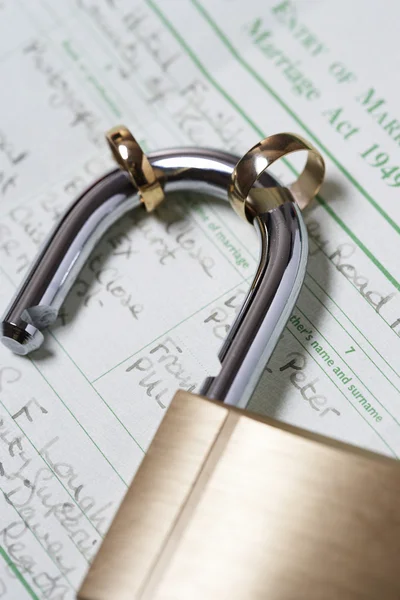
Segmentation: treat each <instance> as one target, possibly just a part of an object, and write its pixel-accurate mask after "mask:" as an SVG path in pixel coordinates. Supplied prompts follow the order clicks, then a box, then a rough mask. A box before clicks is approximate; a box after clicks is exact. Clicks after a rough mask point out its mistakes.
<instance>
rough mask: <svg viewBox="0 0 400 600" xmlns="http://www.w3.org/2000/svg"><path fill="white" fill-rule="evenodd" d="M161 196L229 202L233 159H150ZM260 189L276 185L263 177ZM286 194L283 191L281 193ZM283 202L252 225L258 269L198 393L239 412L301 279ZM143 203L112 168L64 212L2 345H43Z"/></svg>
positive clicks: (302, 246) (209, 154)
mask: <svg viewBox="0 0 400 600" xmlns="http://www.w3.org/2000/svg"><path fill="white" fill-rule="evenodd" d="M148 158H149V161H150V164H151V166H152V168H153V169H154V171H155V173H156V174H157V177H158V179H159V181H160V182H161V185H162V186H163V188H164V192H165V194H168V193H169V192H172V191H177V190H186V191H187V190H192V191H197V192H202V193H205V194H208V195H211V196H214V197H217V198H220V199H224V200H228V195H227V190H228V188H229V184H230V180H231V176H232V173H233V170H234V167H235V165H236V163H237V160H238V158H237V157H236V156H233V155H231V154H227V153H225V152H218V151H214V150H206V149H193V148H184V149H175V150H165V151H162V152H158V153H153V154H150V155H149V156H148ZM258 182H259V183H258V185H262V186H264V187H272V186H277V185H279V184H277V182H276V181H275V180H274V179H273V178H272V177H271V176H270V175H269V174H268V173H266V172H264V173H262V174H261V175H260V177H259V179H258ZM283 189H284V188H283ZM285 200H286V201H285V202H284V203H283V204H281V205H280V206H279V207H277V208H274V209H272V210H270V211H268V212H266V213H264V214H261V215H259V216H258V217H256V218H255V219H254V220H253V225H254V226H255V228H256V230H257V232H258V235H259V238H260V266H259V269H258V271H257V273H256V276H255V279H254V282H253V284H252V286H251V289H250V292H249V294H248V297H247V299H246V301H245V303H244V306H243V308H242V310H241V312H240V314H239V316H238V318H237V321H236V322H235V324H234V325H233V327H232V331H231V333H230V335H229V338H228V340H227V341H226V343H225V345H224V347H223V349H222V353H221V355H220V357H221V362H222V368H221V372H220V374H219V375H218V376H217V377H215V378H214V379H213V380H208V381H206V383H205V385H204V387H203V390H202V393H203V394H208V395H209V397H211V398H215V399H219V400H222V401H225V402H227V403H229V404H235V405H238V406H244V405H245V403H246V402H247V400H248V398H249V397H250V395H251V392H252V390H253V389H254V387H255V385H256V383H257V380H258V378H259V376H260V375H261V373H262V370H263V368H264V366H265V364H266V361H267V360H268V358H269V356H270V355H271V353H272V350H273V348H274V346H275V344H276V342H277V339H278V337H279V335H280V333H281V331H282V329H283V327H284V325H285V323H286V320H287V318H288V317H289V314H290V311H291V310H292V308H293V306H294V303H295V301H296V298H297V295H298V292H299V290H300V286H301V283H302V280H303V277H304V274H305V268H306V257H307V236H306V233H305V229H304V225H303V222H302V218H301V215H300V211H299V209H298V207H297V206H296V205H295V204H294V203H293V202H292V201H291V200H290V198H288V195H287V193H286V192H285ZM139 205H140V199H139V196H138V194H137V190H136V189H135V188H134V186H133V184H132V183H131V182H130V180H129V176H128V175H127V173H126V172H124V171H121V170H119V169H117V170H114V171H112V172H110V173H108V174H107V175H106V176H104V177H103V178H102V179H100V180H99V181H97V182H96V183H95V184H94V185H92V186H91V187H90V188H89V189H88V190H87V191H86V192H84V193H83V194H82V195H81V196H80V197H79V198H78V199H77V200H76V201H75V202H74V203H73V204H72V206H71V207H70V208H69V209H68V210H67V212H66V213H65V215H64V216H63V217H62V219H61V221H60V222H59V223H58V224H57V226H56V227H55V229H54V231H53V232H52V234H51V235H50V237H49V239H48V241H47V242H46V244H45V245H44V247H43V248H42V250H41V251H40V253H39V255H38V257H37V258H36V260H35V262H34V263H33V266H32V268H31V270H30V272H29V273H28V275H27V276H26V277H25V279H24V281H23V283H22V285H21V287H20V289H19V291H18V292H17V293H16V295H15V297H14V299H13V300H12V302H11V305H10V306H9V308H8V310H7V312H6V314H5V316H4V318H3V322H2V332H1V339H2V342H3V344H5V345H6V346H8V347H9V348H10V349H11V350H12V351H13V352H15V353H17V354H28V353H29V352H31V351H32V350H34V349H36V348H38V347H39V346H40V344H41V343H42V341H43V334H42V333H41V331H40V330H41V329H43V328H45V327H47V326H48V325H50V324H51V323H53V322H54V320H55V319H56V317H57V313H58V310H59V308H60V306H61V305H62V303H63V301H64V299H65V297H66V295H67V293H68V291H69V290H70V288H71V286H72V284H73V282H74V281H75V279H76V277H77V275H78V273H79V271H80V270H81V268H82V267H83V264H84V263H85V261H86V260H87V258H88V256H89V254H90V252H91V251H92V250H93V248H94V246H95V244H96V243H97V241H98V240H99V239H100V237H101V236H102V235H103V233H104V232H105V231H106V230H107V229H108V228H109V227H110V226H111V225H112V224H113V223H114V222H115V221H116V220H117V219H119V218H121V217H122V216H123V215H124V214H125V213H126V212H128V211H129V210H132V209H137V207H138V206H139Z"/></svg>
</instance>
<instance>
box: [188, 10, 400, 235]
mask: <svg viewBox="0 0 400 600" xmlns="http://www.w3.org/2000/svg"><path fill="white" fill-rule="evenodd" d="M190 1H191V3H192V4H193V6H194V7H195V8H196V9H197V11H198V12H199V13H200V14H201V15H202V16H203V18H204V19H205V21H207V23H208V24H209V26H210V27H211V28H212V29H213V31H214V33H215V34H216V35H217V37H218V38H219V39H220V40H221V42H222V43H223V44H224V45H225V46H226V48H227V49H228V50H229V52H230V53H231V54H232V56H233V57H234V58H235V60H236V61H237V62H238V63H239V64H240V65H241V66H242V67H243V68H244V69H245V70H246V71H247V72H248V73H249V75H251V76H252V77H253V78H254V79H255V80H256V81H257V82H258V83H259V84H260V85H261V86H262V87H263V88H264V89H265V90H266V91H267V92H268V93H269V94H270V95H271V96H272V97H273V98H274V99H275V100H276V101H277V102H278V103H279V104H280V105H281V106H282V108H284V109H285V110H286V112H287V113H288V114H289V115H290V116H291V117H292V119H293V120H294V121H296V123H297V124H298V125H300V127H302V128H303V129H304V131H306V132H307V135H308V136H309V137H310V138H311V139H312V140H313V141H314V142H315V143H316V144H318V146H320V148H321V149H322V150H323V151H324V153H325V154H326V155H327V156H329V158H330V159H331V161H332V162H333V163H334V164H335V165H336V167H337V168H338V169H339V171H340V172H341V173H342V174H343V175H344V176H345V177H346V178H347V179H348V180H349V181H350V182H351V183H352V184H353V185H354V187H355V188H356V189H357V190H358V191H359V192H360V194H362V195H363V196H364V198H365V199H366V200H367V201H368V202H369V203H370V204H371V206H373V207H374V208H375V210H377V211H378V212H379V214H380V215H381V216H382V217H383V218H384V219H385V221H386V222H387V223H389V225H390V226H391V227H392V228H393V229H394V230H395V231H396V233H400V226H399V225H398V224H397V223H396V222H395V221H393V219H392V218H391V217H390V216H389V215H388V214H387V212H386V211H384V210H383V208H382V207H381V206H380V205H379V203H378V202H377V201H376V200H375V199H374V198H373V197H372V196H371V195H370V194H369V193H368V192H367V191H366V189H365V188H364V187H363V186H362V185H361V184H360V182H359V181H358V180H357V179H355V178H354V177H353V176H352V175H351V173H350V172H349V171H348V170H347V169H346V168H345V167H344V166H343V165H342V164H341V163H340V162H339V161H338V159H337V158H336V157H335V156H334V155H333V154H332V152H331V151H330V150H328V148H327V147H326V146H325V145H324V144H323V143H322V142H321V140H320V139H319V138H318V137H317V136H316V135H315V134H314V133H313V132H312V131H311V129H310V128H309V127H307V125H306V124H305V123H304V121H302V120H301V119H300V117H299V116H298V115H297V114H296V113H295V112H294V111H293V110H292V109H291V108H290V107H289V106H288V105H287V104H286V102H285V101H284V100H283V99H282V98H281V97H280V96H279V95H278V94H277V93H276V92H275V90H273V89H272V87H271V86H270V85H269V84H268V83H267V82H266V81H265V80H264V79H263V78H262V77H261V75H260V74H259V73H258V72H257V71H256V70H255V69H253V67H252V66H251V65H250V64H249V63H248V62H247V61H246V60H245V59H244V58H243V56H242V55H241V54H240V53H239V52H238V51H237V50H236V48H235V47H234V46H233V44H232V42H231V41H230V40H229V39H228V38H227V36H226V35H225V34H224V33H223V31H222V30H221V29H220V28H219V27H218V25H217V23H216V22H215V21H214V19H213V18H212V17H211V16H210V14H209V13H208V12H207V10H206V9H205V8H204V6H203V5H202V4H201V2H199V1H198V0H190Z"/></svg>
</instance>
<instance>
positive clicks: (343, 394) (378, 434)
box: [286, 327, 398, 458]
mask: <svg viewBox="0 0 400 600" xmlns="http://www.w3.org/2000/svg"><path fill="white" fill-rule="evenodd" d="M286 331H288V332H289V333H290V334H291V335H292V336H293V337H294V339H295V340H297V341H298V343H299V344H300V346H301V347H302V348H303V349H304V350H305V351H306V352H307V354H308V355H309V356H310V357H311V358H312V360H313V361H314V362H315V364H317V365H318V366H319V368H320V369H321V371H322V372H323V373H324V374H326V375H327V373H326V371H325V370H324V368H323V367H322V365H320V364H319V362H318V361H317V360H316V359H315V357H314V356H313V355H312V354H311V352H310V351H309V350H308V348H306V346H304V344H303V341H302V340H300V339H299V338H298V337H297V335H295V334H294V333H293V331H292V330H291V329H289V328H288V327H286ZM327 377H328V379H329V380H330V381H331V383H333V385H334V386H335V387H336V388H337V389H338V390H339V392H340V393H341V394H342V396H343V397H344V398H345V399H346V400H347V402H348V403H349V404H350V406H351V407H352V408H353V409H354V410H355V411H356V412H357V413H358V414H359V415H360V417H361V418H362V419H363V420H364V421H365V422H366V423H367V425H368V426H369V427H370V428H371V429H372V431H373V432H374V433H375V434H376V435H377V436H378V437H379V438H380V439H381V440H382V442H383V443H384V445H385V446H386V448H387V449H388V450H390V452H391V453H392V454H393V456H394V457H395V458H398V456H397V454H396V452H395V451H394V450H393V448H391V447H390V446H389V444H388V443H387V442H386V440H385V439H384V438H383V437H382V436H381V434H380V433H379V432H378V431H377V430H376V429H375V427H374V426H373V425H372V424H371V423H370V422H369V421H368V420H367V419H366V418H365V416H364V415H363V414H362V412H360V411H359V410H358V408H357V407H356V406H355V405H354V404H353V402H351V401H350V400H349V399H348V398H347V396H346V394H345V393H344V392H343V390H341V389H340V387H339V386H338V384H337V383H336V381H333V379H331V377H329V375H327Z"/></svg>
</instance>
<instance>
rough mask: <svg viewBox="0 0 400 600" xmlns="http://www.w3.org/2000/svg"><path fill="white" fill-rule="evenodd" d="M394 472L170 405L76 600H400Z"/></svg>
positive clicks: (188, 402)
mask: <svg viewBox="0 0 400 600" xmlns="http://www.w3.org/2000/svg"><path fill="white" fill-rule="evenodd" d="M399 497H400V464H399V463H398V462H397V461H394V460H392V459H388V458H385V457H381V456H378V455H375V454H373V453H370V452H367V451H362V450H359V449H356V448H353V447H351V446H349V445H346V444H342V443H339V442H333V441H332V440H329V439H325V438H323V437H321V436H316V435H313V434H311V433H309V432H305V431H302V430H300V429H297V428H294V427H289V426H283V425H282V424H278V423H277V422H275V421H273V420H270V419H261V418H258V417H255V416H252V415H251V414H249V413H247V412H243V411H240V410H238V409H234V408H230V407H229V408H228V407H225V406H224V405H220V404H218V403H216V402H213V401H210V400H206V399H203V398H200V397H199V396H195V395H192V394H189V393H186V392H178V393H177V394H176V396H175V398H174V400H173V402H172V404H171V407H170V409H169V411H168V413H167V415H166V417H165V419H164V421H163V423H162V425H161V427H160V429H159V431H158V432H157V434H156V436H155V438H154V441H153V443H152V445H151V447H150V451H149V453H148V455H147V456H146V458H145V459H144V461H143V463H142V465H141V467H140V469H139V471H138V474H137V476H136V478H135V479H134V482H133V484H132V487H131V489H130V490H129V492H128V494H127V497H126V499H125V501H124V502H123V504H122V506H121V509H120V511H119V513H118V515H117V518H116V520H115V522H114V523H113V525H112V526H111V529H110V532H109V534H108V535H107V536H106V539H105V542H104V543H103V545H102V547H101V549H100V552H99V554H98V556H97V558H96V560H95V562H94V565H93V567H92V569H91V571H90V572H89V575H88V576H87V579H86V580H85V582H84V584H83V587H82V590H81V592H80V594H79V598H80V599H81V600H105V599H107V600H128V599H129V600H139V599H140V600H149V599H152V600H189V599H190V600H200V599H201V600H205V599H206V600H217V599H218V600H228V599H229V600H248V599H254V600H261V599H265V598H268V599H269V600H321V599H323V600H337V599H343V600H356V599H357V600H359V599H366V600H373V599H374V600H375V599H385V600H392V599H393V600H394V599H396V600H397V599H398V598H400V569H399V567H398V562H399V556H400V507H399V500H398V499H399Z"/></svg>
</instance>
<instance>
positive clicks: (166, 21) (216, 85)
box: [146, 0, 400, 291]
mask: <svg viewBox="0 0 400 600" xmlns="http://www.w3.org/2000/svg"><path fill="white" fill-rule="evenodd" d="M191 1H192V2H193V3H194V2H195V0H191ZM146 4H147V5H148V7H149V8H150V9H151V10H152V11H153V12H154V13H155V14H156V15H157V16H158V18H159V19H160V21H161V22H162V23H163V24H164V26H165V27H166V29H168V31H169V32H170V33H171V35H172V36H173V37H174V39H175V40H176V42H177V43H178V44H179V45H180V46H181V48H182V50H184V51H185V53H186V54H187V56H188V57H189V58H190V59H191V60H192V62H193V63H194V64H195V65H196V67H197V68H198V69H199V71H200V72H201V73H202V75H203V76H204V77H205V79H206V80H207V81H208V82H209V83H210V85H212V87H213V88H214V89H215V90H216V91H217V92H218V93H219V94H220V95H221V96H222V97H223V98H224V99H225V100H226V101H227V102H228V103H229V104H230V105H231V106H232V108H233V109H234V110H235V111H236V112H237V113H238V114H239V115H240V116H241V117H242V118H243V120H244V121H246V123H247V124H248V125H249V126H250V127H251V128H252V129H253V130H254V131H255V132H256V133H257V135H258V136H259V137H261V138H264V137H265V132H264V131H263V130H262V129H261V127H259V126H258V125H257V124H256V122H255V121H253V119H251V118H250V117H249V115H248V114H247V113H246V112H245V111H244V110H243V108H242V107H241V106H240V105H239V104H238V103H237V102H236V101H235V100H234V99H233V98H232V97H231V96H230V95H229V94H228V92H227V91H226V90H225V89H224V88H223V86H221V84H220V83H218V81H217V80H216V79H214V77H213V76H212V75H211V73H210V72H209V71H208V70H207V69H206V68H205V66H204V65H203V63H202V62H201V61H200V59H199V57H198V56H197V54H196V53H195V52H194V51H193V50H192V48H191V47H190V46H189V45H188V44H187V43H186V41H185V40H184V39H183V38H182V36H181V35H180V34H179V33H178V31H177V30H176V29H175V27H174V26H173V24H172V22H171V21H170V20H169V19H168V18H167V17H166V15H165V14H164V13H163V11H162V10H161V9H160V8H159V7H158V6H157V4H156V3H155V2H154V0H146ZM199 6H201V5H199V3H198V2H197V3H196V8H199ZM202 10H203V13H204V15H203V16H204V18H206V17H205V15H206V14H207V13H206V11H205V9H202ZM207 16H208V15H207ZM207 20H208V22H209V25H210V26H211V27H212V28H213V29H214V31H215V33H216V34H217V35H218V37H220V39H221V41H222V42H224V43H225V45H226V46H227V48H228V49H229V50H230V51H231V53H232V54H233V55H234V56H235V58H237V60H239V62H241V63H242V62H243V63H244V62H245V61H244V60H243V59H241V57H239V55H238V53H237V52H236V50H235V49H234V48H233V46H232V45H231V44H230V42H229V41H228V40H227V39H226V38H225V36H224V34H223V33H222V31H220V29H219V28H218V27H217V25H216V24H215V23H214V22H213V21H212V19H211V17H209V16H208V19H207ZM224 40H225V41H224ZM246 64H247V63H246ZM243 66H244V65H243ZM249 68H250V66H249ZM253 76H255V77H257V78H259V79H260V83H262V85H263V87H264V89H266V90H267V91H268V92H269V93H270V94H271V96H272V97H273V98H274V99H275V100H276V101H277V102H278V103H279V104H280V105H281V106H282V107H283V108H285V110H287V112H288V113H289V114H290V115H291V116H292V118H293V119H295V120H296V122H297V123H298V124H299V125H300V126H301V127H302V128H303V129H304V130H305V131H306V132H307V134H308V135H309V136H310V138H312V139H313V140H314V141H315V142H316V143H317V144H318V145H320V147H321V148H322V149H323V150H324V151H325V148H324V146H323V145H322V144H321V143H320V142H319V140H317V139H316V138H315V136H314V135H313V134H312V133H311V132H309V130H308V128H307V127H306V126H305V125H304V124H303V122H302V121H301V120H300V119H299V118H298V117H297V115H295V114H294V113H293V114H292V111H291V109H290V108H289V107H288V106H286V104H285V103H283V101H282V100H281V99H280V98H279V96H277V94H276V93H275V92H274V91H273V90H272V89H271V88H270V87H269V86H267V84H266V83H265V82H264V81H263V80H262V79H261V78H260V76H259V75H258V74H257V73H255V72H254V75H253ZM327 155H328V156H329V157H330V158H331V156H330V154H329V152H327ZM332 161H333V162H335V159H334V158H332ZM286 164H287V165H288V167H289V168H290V169H291V170H293V171H294V169H293V167H292V166H291V165H290V164H289V163H286ZM294 172H295V171H294ZM296 174H297V173H296ZM349 177H351V176H350V174H349ZM351 181H352V179H351ZM354 185H355V187H357V185H356V183H354ZM357 189H358V188H357ZM368 198H370V196H368ZM371 200H372V201H373V202H374V203H375V204H376V207H377V210H379V212H381V213H382V212H383V213H384V215H386V213H385V212H384V211H383V209H381V207H379V205H378V204H377V203H376V202H375V201H374V200H373V199H372V198H371ZM317 201H318V202H319V204H320V205H321V206H322V207H323V208H324V209H325V210H326V212H327V213H328V214H329V215H330V216H331V217H332V218H333V219H334V220H335V222H336V223H337V224H338V225H339V226H340V227H341V228H342V229H343V231H345V233H347V235H348V236H349V237H350V238H351V239H352V241H353V242H354V243H355V244H356V245H357V246H358V247H359V248H360V250H361V251H362V252H363V253H364V254H366V256H368V258H369V259H370V260H371V262H372V263H373V264H374V265H375V266H376V267H377V268H378V269H379V270H380V271H381V273H382V274H383V275H384V276H385V277H386V279H387V280H388V281H389V282H390V283H391V284H392V285H393V286H394V287H395V288H396V289H397V290H399V291H400V282H399V281H398V280H397V279H396V278H395V277H394V276H393V275H392V274H391V273H389V271H388V270H387V269H386V268H385V267H384V266H383V265H382V263H381V262H380V261H379V260H378V259H377V258H376V257H375V256H374V254H373V253H372V252H371V251H370V250H369V249H368V248H367V247H366V246H365V244H364V243H363V242H362V241H361V240H360V239H359V238H358V237H357V236H356V235H355V234H354V233H353V232H352V231H351V229H350V228H349V227H348V226H347V225H346V224H345V223H344V222H343V221H342V219H341V218H340V217H339V216H338V215H337V214H336V213H335V212H334V210H333V209H332V207H331V206H330V205H329V204H328V203H327V202H326V200H324V199H323V198H322V197H321V195H318V196H317ZM386 216H387V219H390V217H389V216H388V215H386ZM389 222H390V223H391V224H392V226H393V227H394V228H395V229H396V231H397V230H398V232H399V233H400V227H399V226H398V225H397V224H396V223H395V222H394V221H392V220H391V219H390V221H389Z"/></svg>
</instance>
